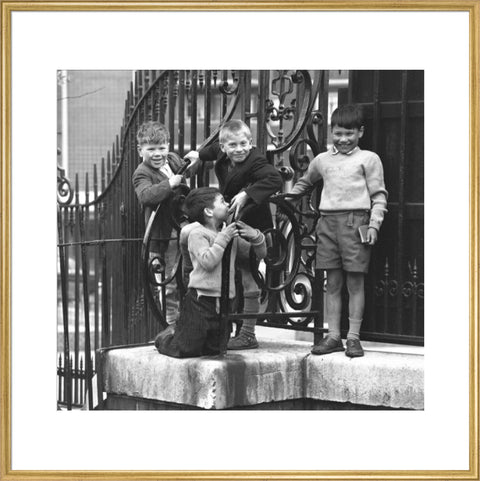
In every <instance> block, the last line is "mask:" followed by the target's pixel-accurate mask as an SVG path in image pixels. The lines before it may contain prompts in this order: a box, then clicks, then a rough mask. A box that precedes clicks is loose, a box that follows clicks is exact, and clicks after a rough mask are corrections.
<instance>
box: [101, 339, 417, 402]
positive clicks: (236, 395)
mask: <svg viewBox="0 0 480 481" xmlns="http://www.w3.org/2000/svg"><path fill="white" fill-rule="evenodd" d="M310 348H311V344H310V343H308V342H302V341H279V340H276V341H273V340H265V339H260V349H255V350H249V351H236V352H232V351H229V352H228V354H227V355H226V356H225V357H224V358H220V357H206V356H205V357H202V358H192V359H174V358H170V357H167V356H162V355H160V354H158V352H157V351H156V349H155V348H154V346H153V345H148V346H141V347H130V348H124V349H113V350H106V351H105V352H103V353H102V381H101V382H102V388H103V391H105V392H106V393H107V394H112V395H122V396H131V397H134V398H141V399H145V400H154V401H160V402H164V403H175V404H180V405H185V406H193V407H197V408H201V409H228V408H234V407H241V406H254V405H258V404H266V403H273V402H282V401H290V400H296V399H314V400H322V401H333V402H349V403H353V404H358V405H369V406H379V407H386V408H389V407H394V408H407V409H423V356H422V355H414V354H396V353H386V352H374V351H368V350H366V355H365V357H364V358H360V359H353V360H352V359H349V358H347V357H346V356H345V355H344V354H343V353H335V354H330V355H328V356H312V355H311V354H310Z"/></svg>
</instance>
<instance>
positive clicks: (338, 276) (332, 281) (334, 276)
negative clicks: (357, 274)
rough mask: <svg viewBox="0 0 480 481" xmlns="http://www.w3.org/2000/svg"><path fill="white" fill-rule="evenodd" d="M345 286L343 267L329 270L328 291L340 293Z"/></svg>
mask: <svg viewBox="0 0 480 481" xmlns="http://www.w3.org/2000/svg"><path fill="white" fill-rule="evenodd" d="M342 287H343V272H342V270H341V269H332V270H328V271H327V293H328V294H332V295H335V294H339V293H340V292H341V290H342Z"/></svg>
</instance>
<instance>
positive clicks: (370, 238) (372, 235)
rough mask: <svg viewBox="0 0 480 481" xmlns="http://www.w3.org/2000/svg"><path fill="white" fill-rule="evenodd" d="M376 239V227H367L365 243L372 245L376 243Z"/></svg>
mask: <svg viewBox="0 0 480 481" xmlns="http://www.w3.org/2000/svg"><path fill="white" fill-rule="evenodd" d="M377 239H378V232H377V229H374V228H373V227H369V228H368V230H367V244H368V245H371V246H373V245H374V244H376V242H377Z"/></svg>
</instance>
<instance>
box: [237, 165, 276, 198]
mask: <svg viewBox="0 0 480 481" xmlns="http://www.w3.org/2000/svg"><path fill="white" fill-rule="evenodd" d="M250 179H251V180H252V183H251V185H249V186H248V187H246V188H245V189H244V192H245V193H246V194H247V195H248V197H249V198H250V199H252V200H253V201H254V202H255V203H256V204H261V203H262V202H264V201H265V200H267V199H268V198H269V197H270V196H271V195H273V194H275V192H278V191H279V190H280V189H281V188H282V177H281V175H280V174H279V173H278V171H277V169H275V167H274V166H273V165H271V164H269V163H268V161H267V159H265V158H263V157H261V158H259V159H257V160H256V161H255V162H253V164H252V169H251V171H250Z"/></svg>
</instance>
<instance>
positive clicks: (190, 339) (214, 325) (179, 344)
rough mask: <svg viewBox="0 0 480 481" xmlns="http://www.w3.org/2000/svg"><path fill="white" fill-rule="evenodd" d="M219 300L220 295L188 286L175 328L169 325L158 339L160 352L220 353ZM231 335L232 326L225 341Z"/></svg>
mask: <svg viewBox="0 0 480 481" xmlns="http://www.w3.org/2000/svg"><path fill="white" fill-rule="evenodd" d="M219 300H220V299H219V298H218V297H206V296H198V294H197V291H196V290H195V289H191V288H190V289H188V291H187V294H186V295H185V298H184V299H183V303H182V309H181V311H180V317H179V319H178V321H177V324H176V326H175V328H173V326H171V327H168V328H167V329H165V330H164V331H162V332H161V333H160V334H159V335H158V336H157V337H156V339H155V347H156V348H157V350H158V352H160V353H161V354H166V355H167V356H171V357H199V356H208V355H216V354H219V353H220V345H221V341H222V339H221V335H222V333H221V330H220V322H219V320H220V319H219V315H218V306H219ZM229 335H230V328H227V329H226V332H225V337H226V339H224V344H225V345H226V341H227V339H228V337H229Z"/></svg>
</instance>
